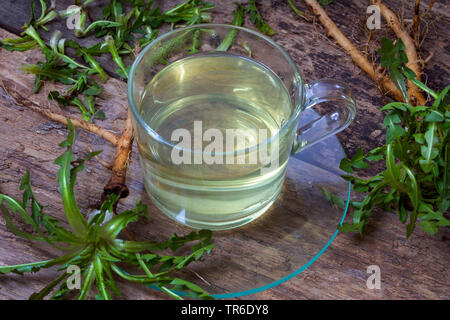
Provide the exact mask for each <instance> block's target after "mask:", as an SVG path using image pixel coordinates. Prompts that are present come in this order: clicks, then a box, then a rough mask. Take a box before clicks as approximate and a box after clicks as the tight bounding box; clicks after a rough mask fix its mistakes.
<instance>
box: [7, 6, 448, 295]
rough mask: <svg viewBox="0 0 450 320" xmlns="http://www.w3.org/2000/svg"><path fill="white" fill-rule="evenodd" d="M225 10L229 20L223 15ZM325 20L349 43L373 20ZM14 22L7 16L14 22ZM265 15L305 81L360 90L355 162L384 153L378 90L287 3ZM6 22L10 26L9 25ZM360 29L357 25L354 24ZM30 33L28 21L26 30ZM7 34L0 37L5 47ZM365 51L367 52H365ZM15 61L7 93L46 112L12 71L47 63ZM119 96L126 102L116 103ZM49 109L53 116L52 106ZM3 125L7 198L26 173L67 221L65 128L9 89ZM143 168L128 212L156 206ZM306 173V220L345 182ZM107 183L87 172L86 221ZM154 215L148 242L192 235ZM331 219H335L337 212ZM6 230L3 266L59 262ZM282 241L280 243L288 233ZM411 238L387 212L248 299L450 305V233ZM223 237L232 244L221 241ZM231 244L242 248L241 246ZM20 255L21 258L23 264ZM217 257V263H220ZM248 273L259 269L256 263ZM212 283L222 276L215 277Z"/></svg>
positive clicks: (13, 281)
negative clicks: (372, 149)
mask: <svg viewBox="0 0 450 320" xmlns="http://www.w3.org/2000/svg"><path fill="white" fill-rule="evenodd" d="M17 2H21V1H17ZM10 3H11V4H12V3H13V1H10ZM14 3H15V1H14ZM58 3H59V1H58ZM392 3H393V4H395V8H396V10H397V11H398V8H399V3H400V2H399V1H396V2H394V1H392ZM389 4H390V2H389ZM217 5H218V6H219V5H220V7H219V8H218V9H216V11H217V14H216V15H215V16H216V17H217V19H218V20H217V21H228V20H229V12H231V10H232V6H231V5H230V4H219V2H217ZM302 5H303V4H302V2H299V6H300V7H301V6H302ZM0 8H1V9H0V10H3V8H2V7H0ZM443 8H444V2H442V1H437V5H436V8H435V10H434V11H433V12H434V13H433V14H435V15H436V17H437V19H444V18H445V17H446V16H445V15H446V11H445V10H442V9H443ZM222 9H223V11H221V10H222ZM303 9H305V8H303ZM327 11H328V12H329V13H330V15H331V17H332V18H333V19H335V21H338V22H339V25H340V26H342V27H343V28H344V31H345V32H346V34H347V35H348V36H351V35H352V34H353V31H355V30H356V29H352V26H350V24H349V23H348V20H349V17H350V18H355V17H360V16H361V15H362V14H363V12H365V4H364V3H363V4H361V3H357V4H355V3H353V2H350V1H347V0H346V1H340V2H339V3H337V2H336V3H335V4H333V5H331V6H329V7H328V8H327ZM10 12H14V11H10ZM10 12H9V13H8V14H7V16H9V15H10V14H11V13H10ZM262 12H263V14H264V16H267V17H268V20H269V22H270V23H271V25H273V26H274V27H275V29H276V30H277V31H278V34H277V35H276V36H275V37H274V38H275V40H276V41H277V42H279V43H280V44H282V45H283V46H284V47H286V48H287V50H288V52H289V53H290V54H291V55H292V56H293V57H294V59H295V60H296V61H297V63H298V64H299V66H300V69H301V70H302V71H303V74H304V76H305V79H306V80H307V81H311V80H315V79H317V78H320V77H324V76H330V75H333V76H335V77H337V78H339V79H340V80H344V81H347V82H348V83H349V85H350V86H351V87H352V89H353V90H354V92H355V95H356V99H357V102H358V108H359V110H358V111H359V117H358V119H357V122H356V123H355V124H354V125H353V126H352V127H351V128H349V129H348V130H346V131H345V132H344V133H343V134H341V135H340V137H341V138H342V139H343V140H342V141H343V142H344V146H346V150H347V151H350V152H351V151H352V150H354V149H356V148H357V147H359V146H362V147H364V148H367V147H369V146H372V145H374V144H377V143H379V141H381V140H380V139H382V135H381V134H380V135H379V136H375V135H374V137H372V136H371V135H372V134H373V132H374V131H376V130H379V128H381V122H380V119H381V117H382V116H381V115H380V114H379V112H378V108H379V107H380V106H381V105H382V104H381V99H380V98H379V94H378V92H377V90H376V88H375V86H374V84H373V83H371V82H370V80H369V79H368V78H367V77H366V76H365V75H364V74H361V73H360V72H359V71H358V70H357V69H356V68H355V67H354V66H353V64H352V62H351V61H350V60H349V58H348V57H347V56H346V55H345V54H344V53H343V52H341V51H340V49H339V48H337V47H336V46H335V45H334V44H333V43H331V42H329V41H327V40H326V39H325V38H324V37H323V36H321V34H322V31H321V28H320V27H319V26H317V25H316V26H311V25H309V24H306V23H304V22H302V21H300V20H299V19H298V18H297V17H295V15H294V14H293V13H292V12H290V10H289V8H288V7H287V6H286V4H285V2H284V1H272V2H271V3H269V2H264V3H263V10H262ZM17 14H18V15H17V17H19V16H20V15H19V13H17ZM0 16H2V17H3V16H5V15H4V14H3V13H2V12H1V11H0ZM220 19H222V20H220ZM1 21H2V22H3V21H5V20H4V19H3V18H2V20H1ZM353 21H357V20H355V19H353ZM22 23H23V21H22V22H21V23H20V24H19V26H20V25H21V24H22ZM349 26H350V27H349ZM436 27H437V30H438V32H437V31H435V32H436V34H432V35H431V37H430V38H429V39H428V40H427V41H428V42H426V43H427V46H428V47H429V48H435V49H436V52H435V56H434V57H433V59H432V60H431V61H430V63H429V64H428V68H431V69H426V72H427V74H429V77H428V81H429V83H430V85H433V84H434V85H436V86H439V87H442V86H443V84H446V83H445V82H446V81H448V70H449V59H448V54H449V52H448V51H449V49H448V45H447V44H446V43H445V39H446V37H443V36H442V35H445V34H448V27H445V23H441V24H439V23H437V26H436ZM10 30H11V29H10ZM4 34H5V33H2V34H1V35H0V38H2V37H3V35H4ZM359 36H360V35H358V34H355V35H354V36H353V37H355V38H357V39H359ZM442 39H444V40H442ZM360 45H361V46H363V45H364V44H363V42H361V43H360ZM9 54H10V53H7V52H5V51H4V50H0V74H1V76H0V79H1V80H2V81H3V82H6V84H7V85H8V87H12V88H13V89H14V90H17V92H21V94H22V95H23V96H24V97H25V98H26V99H28V100H29V101H32V102H34V103H36V104H38V105H41V106H47V105H48V102H47V101H46V98H45V96H46V95H45V94H43V95H33V94H32V93H31V83H32V77H30V76H27V75H23V74H20V73H19V72H18V70H17V69H16V68H12V64H13V63H17V64H21V63H31V62H36V59H39V58H40V57H39V56H38V55H37V54H36V53H33V54H29V53H27V56H22V55H16V54H11V55H9ZM28 54H29V56H28ZM20 59H22V60H20ZM427 70H428V71H427ZM44 90H45V88H44ZM47 90H48V88H47ZM114 92H116V93H114ZM117 92H122V93H121V94H117ZM124 92H125V88H124V85H123V83H120V82H119V81H117V82H116V80H111V81H110V83H109V84H108V87H107V90H106V92H105V95H104V96H103V97H102V101H101V102H100V103H101V104H102V105H103V106H104V108H107V109H108V111H107V115H108V116H109V117H108V119H107V120H106V121H104V122H102V125H104V126H106V127H107V128H109V129H111V130H113V131H115V132H117V133H119V132H120V131H121V129H122V125H123V119H124V117H125V116H124V115H125V107H126V100H125V95H124ZM50 107H51V108H55V106H54V105H51V104H50ZM71 111H73V110H70V109H69V110H68V112H69V113H68V114H71V116H76V113H72V112H71ZM105 111H106V110H105ZM0 115H1V116H0V123H1V125H0V141H1V142H0V147H1V152H0V192H2V193H7V194H9V195H11V196H14V197H19V196H20V192H19V190H18V184H19V181H20V177H21V175H22V174H23V173H24V172H25V171H26V170H31V171H32V177H33V186H34V187H35V190H36V194H37V196H38V198H39V200H40V201H41V202H42V203H43V204H46V205H49V207H48V208H47V212H49V213H50V214H51V215H54V216H57V217H62V211H61V209H62V208H61V204H60V202H59V200H58V199H59V196H58V193H57V185H56V170H57V167H56V166H55V165H53V164H52V163H53V161H54V158H55V157H56V156H57V155H58V154H59V153H60V150H59V148H58V147H57V144H58V142H59V141H61V140H63V139H64V136H65V135H66V133H67V132H66V130H65V128H64V126H60V125H58V124H54V123H51V122H49V121H47V120H46V119H45V118H43V117H41V116H40V115H37V114H35V113H32V112H31V111H29V110H28V109H27V108H25V107H24V106H21V105H20V104H17V103H15V102H14V101H13V99H11V97H10V96H9V95H8V94H7V93H6V92H5V91H3V90H1V89H0ZM371 126H373V127H371ZM77 141H78V142H77V146H76V149H75V152H76V153H84V152H86V150H87V147H88V146H92V147H93V149H103V150H104V153H103V154H102V158H104V159H111V156H112V154H113V150H112V148H111V146H109V144H106V143H105V142H104V141H103V140H102V139H99V138H97V137H96V136H94V135H92V134H88V133H86V132H81V131H80V132H79V133H78V140H77ZM136 159H137V155H136V153H134V154H133V160H132V164H131V169H130V176H129V182H130V187H131V194H132V196H130V197H129V198H128V199H127V200H126V201H125V202H124V204H123V205H124V206H131V205H132V203H133V201H134V199H135V197H136V196H141V197H143V198H144V199H145V201H146V202H147V203H148V198H147V197H146V196H145V193H144V191H143V187H142V182H141V178H140V170H139V165H138V163H137V161H136ZM296 161H297V160H293V162H294V163H297V164H298V162H296ZM301 166H304V168H305V169H307V170H306V172H305V176H299V175H295V174H294V173H293V174H294V176H293V177H296V178H295V179H300V181H303V182H302V183H300V184H299V185H297V184H295V183H294V182H293V181H288V183H287V184H286V188H288V191H290V192H291V193H292V192H293V194H296V192H300V197H299V199H290V198H289V200H292V208H291V209H290V211H294V212H300V214H302V212H303V214H304V211H302V210H301V208H302V206H301V205H300V203H299V201H300V202H301V200H302V199H304V198H305V197H308V196H311V197H312V198H314V199H318V197H319V193H318V189H317V188H318V187H320V186H324V185H327V186H329V185H330V182H329V181H330V179H331V181H336V182H337V181H338V180H334V179H336V178H333V175H332V174H330V173H326V172H324V171H320V169H315V168H314V167H312V166H308V165H307V164H302V165H301ZM308 171H311V172H310V178H311V179H310V180H311V182H312V185H313V189H314V190H315V191H313V192H312V193H311V194H309V193H308V192H307V190H308V188H307V182H308V178H307V173H308ZM299 172H300V173H301V172H302V171H301V170H300V171H299ZM314 172H316V173H314ZM320 172H321V173H320ZM107 179H108V172H107V170H106V169H104V168H103V167H102V166H100V165H99V164H98V163H97V162H95V161H92V162H90V163H89V165H88V166H87V170H86V171H85V172H84V173H83V174H82V175H81V176H80V180H79V181H80V185H79V186H78V187H77V194H78V199H79V201H80V205H81V208H82V210H83V212H86V211H87V210H88V208H89V207H90V206H91V205H92V204H96V203H97V201H98V199H99V197H100V194H101V191H102V187H103V185H104V184H105V183H106V182H107ZM295 179H294V180H295ZM305 183H306V184H305ZM298 186H300V188H299V187H298ZM337 186H338V187H339V186H340V184H339V183H338V184H337ZM324 205H325V204H324V203H317V206H319V207H320V208H321V210H322V211H323V212H325V211H324V210H325V207H324ZM150 210H151V212H152V217H153V218H152V220H151V221H150V222H149V223H147V224H140V223H139V224H135V225H134V226H133V230H134V231H135V232H136V234H138V235H139V236H140V237H142V238H145V239H150V238H151V239H158V238H161V239H163V238H165V237H166V234H165V233H170V232H173V231H177V232H179V233H184V232H185V231H186V229H185V228H182V227H179V226H175V225H173V223H170V222H169V221H168V219H167V218H165V217H164V216H162V215H161V214H158V213H157V209H156V208H154V207H153V206H152V205H151V204H150ZM326 213H327V214H330V212H326ZM291 214H292V213H291ZM268 217H270V216H268ZM316 218H317V217H314V216H313V217H311V219H312V220H310V221H311V223H313V224H315V225H318V224H320V223H321V222H320V220H314V219H316ZM0 221H1V222H0V264H6V263H18V262H26V261H33V260H37V259H45V258H48V257H51V256H54V255H55V254H56V252H55V251H53V250H52V249H51V248H46V247H45V246H40V245H35V244H33V245H32V244H31V243H29V242H27V241H22V240H20V239H17V238H16V237H13V236H11V234H10V233H9V232H8V231H7V230H6V229H5V226H4V222H3V220H0ZM257 223H261V224H264V223H265V222H264V220H261V221H260V222H259V221H257ZM282 229H283V226H282V225H279V226H277V228H276V230H282ZM268 230H271V228H268ZM305 230H311V233H309V234H308V233H306V234H304V235H305V236H307V239H306V240H307V241H305V242H304V243H303V242H301V243H299V246H300V247H301V248H303V249H307V248H308V247H307V244H308V241H309V242H312V240H314V239H311V237H316V238H315V239H322V240H323V238H321V237H318V236H317V235H316V234H314V232H313V229H311V228H310V229H303V231H305ZM291 231H292V230H291ZM277 232H278V234H280V233H279V232H280V231H277ZM237 234H238V235H233V237H229V238H230V239H228V241H227V239H226V238H227V237H226V236H222V237H221V236H220V235H219V236H218V237H217V238H216V241H218V243H219V246H218V247H219V248H222V249H221V250H222V252H223V251H225V250H226V249H227V248H230V249H234V248H235V247H238V246H241V247H242V243H243V241H244V240H243V239H242V236H239V233H237ZM404 234H405V231H404V226H403V225H401V224H400V223H399V222H398V219H397V218H396V217H395V216H394V215H392V214H388V213H382V212H379V213H378V214H377V215H376V216H375V217H374V225H373V226H372V227H371V228H370V229H369V232H368V234H367V235H366V237H365V238H364V239H363V240H361V239H360V238H359V236H356V235H348V234H340V235H339V236H338V237H337V239H336V240H335V241H334V242H333V244H332V246H331V247H330V248H329V249H328V250H327V252H326V253H325V254H324V255H323V256H322V257H321V258H320V259H319V260H318V261H317V262H316V263H315V264H313V265H312V266H311V267H310V268H309V269H308V270H306V271H305V272H303V273H302V274H301V275H300V276H297V277H296V278H294V279H292V280H290V281H289V282H287V283H285V284H283V285H281V286H278V287H276V288H274V289H271V290H268V291H265V292H262V293H259V294H256V295H252V296H249V297H248V298H276V299H312V298H316V299H323V298H337V299H357V298H363V299H372V298H384V299H402V298H413V299H448V298H449V290H448V288H449V286H450V282H449V279H450V277H449V275H450V274H449V272H450V271H449V270H448V268H447V264H448V261H450V250H449V238H450V230H448V229H445V230H441V231H440V232H439V234H437V235H436V236H434V237H431V236H429V235H426V234H424V233H423V232H421V231H417V232H416V233H415V234H414V235H413V236H412V237H411V239H409V240H406V238H405V236H404ZM260 236H261V235H260ZM297 236H298V235H297ZM224 237H225V239H223V238H224ZM239 237H241V238H239ZM308 237H309V238H308ZM233 241H234V242H233ZM316 241H317V240H316ZM233 244H235V245H234V246H233ZM236 244H237V245H236ZM249 245H251V246H252V248H258V243H257V242H252V243H250V244H249ZM227 246H228V247H227ZM243 249H245V247H243ZM247 249H248V248H247ZM291 250H294V249H291ZM18 252H20V254H17V253H18ZM220 252H221V251H220V250H219V253H220ZM287 252H289V250H287ZM212 257H215V258H217V256H212ZM209 258H211V257H207V259H206V260H205V261H204V263H205V264H198V265H194V267H195V268H199V269H194V270H197V271H199V273H200V274H202V275H205V274H206V271H207V270H204V269H202V268H203V267H205V268H206V267H208V264H206V263H207V262H208V259H209ZM266 259H267V261H269V262H272V263H273V262H274V261H275V262H276V261H282V262H283V263H285V265H286V266H287V268H291V269H293V268H295V265H293V264H291V265H289V263H287V262H286V261H285V260H282V259H283V256H280V255H276V254H275V253H272V254H271V255H270V256H268V257H266ZM280 259H281V260H280ZM219 261H220V260H219ZM372 264H376V265H379V266H380V268H381V272H382V289H381V290H380V291H377V290H374V291H372V290H368V289H367V287H366V279H367V277H368V275H367V274H366V268H367V266H369V265H372ZM249 265H252V264H251V263H250V264H249ZM209 267H211V265H209ZM213 271H214V270H213ZM258 271H259V272H261V274H262V275H263V276H265V277H270V274H269V270H264V268H263V269H260V270H258ZM216 272H217V271H216ZM54 274H55V273H54V270H51V271H49V272H48V273H44V274H38V275H32V276H26V277H24V278H21V277H19V276H12V277H9V276H8V277H2V278H0V298H1V299H12V298H14V299H17V298H26V297H27V296H28V295H29V294H30V293H32V292H33V291H35V290H38V289H39V288H41V287H42V285H44V284H45V283H46V282H47V281H48V280H49V279H51V276H53V275H54ZM211 274H214V272H213V273H211ZM216 274H217V273H216ZM279 274H280V271H279V270H275V271H274V274H273V275H272V276H278V275H279ZM209 280H211V279H209ZM214 280H218V282H219V283H220V282H221V281H222V282H223V281H225V280H226V279H214ZM235 281H236V279H235ZM211 282H213V281H211ZM121 289H122V290H123V291H124V297H125V298H137V299H149V298H161V297H162V296H160V295H154V293H153V291H150V290H147V289H145V288H142V287H134V286H129V285H128V284H127V285H122V286H121Z"/></svg>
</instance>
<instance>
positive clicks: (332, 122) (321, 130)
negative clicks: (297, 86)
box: [292, 79, 356, 154]
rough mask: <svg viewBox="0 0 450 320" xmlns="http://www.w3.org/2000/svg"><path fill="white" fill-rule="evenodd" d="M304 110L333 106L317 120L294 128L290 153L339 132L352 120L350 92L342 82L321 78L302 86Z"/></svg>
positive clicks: (354, 108) (352, 103) (352, 105)
mask: <svg viewBox="0 0 450 320" xmlns="http://www.w3.org/2000/svg"><path fill="white" fill-rule="evenodd" d="M305 89H306V102H305V104H306V108H305V109H309V108H312V107H314V106H316V105H317V104H320V103H324V102H332V103H333V106H331V107H329V109H330V110H329V111H328V113H327V114H325V115H324V116H322V117H320V118H319V119H316V120H313V121H311V122H309V123H307V124H306V125H304V126H302V127H300V128H298V130H297V138H296V140H295V141H294V146H293V148H292V153H293V154H294V153H297V152H300V151H303V150H305V149H307V148H309V147H311V146H313V145H315V144H316V143H318V142H320V141H322V140H324V139H326V138H328V137H329V136H332V135H334V134H336V133H338V132H341V131H342V130H344V129H345V128H347V127H348V126H349V125H350V124H351V123H352V121H353V119H354V118H355V114H356V104H355V101H354V100H353V98H352V93H351V91H350V89H349V88H348V87H347V86H346V85H345V84H344V83H342V82H340V81H336V80H331V79H322V80H318V81H315V82H313V83H311V84H309V85H306V86H305Z"/></svg>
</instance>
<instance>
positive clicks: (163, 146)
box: [128, 24, 356, 230]
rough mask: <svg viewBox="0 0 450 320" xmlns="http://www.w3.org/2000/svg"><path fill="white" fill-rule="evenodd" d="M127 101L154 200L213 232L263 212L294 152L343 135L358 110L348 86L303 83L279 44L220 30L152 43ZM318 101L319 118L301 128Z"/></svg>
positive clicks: (180, 33)
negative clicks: (307, 113)
mask: <svg viewBox="0 0 450 320" xmlns="http://www.w3.org/2000/svg"><path fill="white" fill-rule="evenodd" d="M128 99H129V105H130V109H131V112H132V117H133V126H134V128H135V131H136V140H137V144H138V148H139V153H140V160H141V166H142V170H143V176H144V184H145V187H146V190H147V192H148V194H149V196H150V197H151V199H152V200H153V202H154V203H155V205H156V206H157V207H158V208H159V209H161V211H162V212H164V213H165V214H166V215H168V216H169V217H171V218H172V219H174V220H175V221H178V222H180V223H182V224H184V225H187V226H189V227H192V228H198V229H211V230H224V229H230V228H235V227H238V226H242V225H244V224H246V223H248V222H250V221H252V220H254V219H256V218H257V217H259V216H261V215H262V214H263V213H264V212H266V211H267V209H268V208H269V207H270V206H271V205H272V203H273V202H274V201H275V200H276V199H277V197H278V195H279V193H280V191H281V188H282V185H283V182H284V179H285V174H286V167H287V163H288V159H289V157H290V155H292V154H295V153H297V152H300V151H302V150H305V149H306V148H309V147H310V146H312V145H314V144H316V143H317V142H319V141H322V140H323V139H325V138H327V137H329V136H331V135H334V134H336V133H338V132H340V131H342V130H344V129H345V128H346V127H348V126H349V125H350V123H351V122H352V121H353V119H354V117H355V112H356V108H355V102H354V100H353V99H352V95H351V92H350V90H349V89H348V87H347V86H346V85H345V84H343V83H341V82H339V81H335V80H330V79H324V80H319V81H316V82H313V83H311V84H305V83H304V82H303V80H302V77H301V75H300V73H299V71H298V69H297V67H296V65H295V63H294V62H293V61H292V59H291V58H290V57H289V55H288V54H287V53H286V52H285V51H284V50H283V49H282V48H281V47H280V46H278V45H277V44H276V43H275V42H274V41H272V40H271V39H269V38H268V37H265V36H264V35H261V34H259V33H258V32H255V31H253V30H249V29H245V28H242V27H236V26H232V25H219V24H202V25H195V26H190V27H186V28H180V29H175V30H173V31H171V32H169V33H166V34H164V35H163V36H161V37H159V38H158V39H156V40H155V41H153V42H152V43H150V44H149V45H148V46H147V47H146V48H145V49H144V50H143V51H142V52H141V53H140V54H139V56H138V58H137V59H136V61H135V62H134V63H133V66H132V68H131V71H130V78H129V81H128ZM319 104H320V106H321V108H320V110H321V111H322V112H321V113H322V114H323V115H322V116H321V117H320V118H318V119H316V120H314V121H312V122H310V123H308V124H306V125H302V126H301V127H299V125H298V123H299V119H300V117H301V115H302V112H303V111H304V110H305V109H307V108H311V107H313V106H316V105H319Z"/></svg>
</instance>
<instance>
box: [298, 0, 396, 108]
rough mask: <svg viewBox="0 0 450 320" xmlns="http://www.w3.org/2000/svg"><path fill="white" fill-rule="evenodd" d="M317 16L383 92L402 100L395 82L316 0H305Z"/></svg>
mask: <svg viewBox="0 0 450 320" xmlns="http://www.w3.org/2000/svg"><path fill="white" fill-rule="evenodd" d="M305 2H306V3H307V4H308V5H309V6H310V7H311V9H312V11H313V12H314V14H315V15H316V16H317V17H318V19H319V21H320V22H321V23H322V25H323V26H324V27H325V28H326V29H327V31H328V34H329V35H330V36H331V37H332V38H333V39H334V40H335V41H336V42H337V43H338V44H339V45H340V46H341V47H342V48H343V49H344V50H345V51H346V52H347V53H348V54H349V55H350V57H351V58H352V60H353V61H354V62H355V63H356V64H357V65H358V66H359V67H360V68H361V69H362V70H363V71H364V72H366V73H367V74H368V75H369V76H370V78H372V80H373V81H375V83H377V84H379V83H381V85H382V86H383V89H384V91H385V93H387V94H388V95H390V96H391V97H393V98H394V99H395V100H397V101H404V99H403V96H402V94H401V92H400V90H398V88H397V87H396V86H395V84H394V83H393V82H392V81H391V80H390V79H389V78H387V77H386V76H384V75H383V74H382V73H381V72H380V71H379V70H377V69H375V67H374V66H373V64H372V63H370V61H369V60H368V59H367V58H366V56H364V55H363V54H362V53H361V52H360V51H359V50H358V49H357V48H356V47H355V46H354V45H353V43H352V42H351V41H350V40H349V39H348V38H347V37H346V36H345V35H344V34H343V33H342V31H341V30H340V29H339V28H338V27H337V26H336V24H335V23H334V22H333V20H331V19H330V17H329V16H328V15H327V13H326V12H325V10H324V9H323V8H322V6H321V5H320V4H319V3H318V2H317V1H316V0H305Z"/></svg>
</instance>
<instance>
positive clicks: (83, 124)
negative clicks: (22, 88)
mask: <svg viewBox="0 0 450 320" xmlns="http://www.w3.org/2000/svg"><path fill="white" fill-rule="evenodd" d="M2 87H3V88H4V89H5V91H6V92H7V93H8V94H9V95H10V96H11V97H12V98H14V100H16V102H17V103H18V104H19V105H21V106H24V107H27V108H28V109H30V110H32V111H34V112H37V113H39V114H41V115H43V116H44V117H47V118H49V119H50V120H53V121H56V122H59V123H62V124H65V125H67V119H69V120H70V121H72V123H73V125H74V126H75V127H77V128H80V129H84V130H86V131H89V132H92V133H95V134H96V135H98V136H100V137H102V138H103V139H105V140H106V141H109V142H110V143H111V144H113V145H117V144H118V142H119V137H118V136H116V135H115V134H114V133H112V132H110V131H108V130H106V129H104V128H102V127H100V126H98V125H96V124H94V123H91V122H87V121H84V120H79V119H74V118H69V117H67V116H64V115H62V114H59V113H55V112H52V111H50V110H49V109H46V108H41V107H40V106H38V105H37V104H35V103H34V102H32V101H30V100H28V99H27V98H25V97H23V96H22V95H20V94H19V93H18V92H16V91H15V90H10V89H7V88H6V87H5V86H4V84H2Z"/></svg>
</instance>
